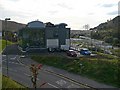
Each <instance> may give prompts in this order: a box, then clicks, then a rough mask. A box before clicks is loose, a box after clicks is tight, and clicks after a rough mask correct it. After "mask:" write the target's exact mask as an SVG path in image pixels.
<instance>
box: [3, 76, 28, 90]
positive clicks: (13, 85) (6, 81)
mask: <svg viewBox="0 0 120 90" xmlns="http://www.w3.org/2000/svg"><path fill="white" fill-rule="evenodd" d="M2 88H3V89H4V88H19V89H20V88H24V89H25V90H27V88H26V87H24V86H22V85H20V84H18V83H17V82H15V81H13V80H12V79H10V78H8V77H5V76H3V78H2Z"/></svg>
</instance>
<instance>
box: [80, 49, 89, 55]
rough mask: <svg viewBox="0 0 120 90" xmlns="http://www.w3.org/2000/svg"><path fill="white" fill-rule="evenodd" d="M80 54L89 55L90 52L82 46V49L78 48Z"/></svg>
mask: <svg viewBox="0 0 120 90" xmlns="http://www.w3.org/2000/svg"><path fill="white" fill-rule="evenodd" d="M80 54H82V55H91V52H90V51H89V50H88V49H87V48H84V49H81V50H80Z"/></svg>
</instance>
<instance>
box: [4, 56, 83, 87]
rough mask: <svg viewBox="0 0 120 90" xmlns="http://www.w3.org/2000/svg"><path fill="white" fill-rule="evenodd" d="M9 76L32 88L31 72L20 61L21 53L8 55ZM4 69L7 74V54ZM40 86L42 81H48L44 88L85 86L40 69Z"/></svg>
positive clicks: (38, 80)
mask: <svg viewBox="0 0 120 90" xmlns="http://www.w3.org/2000/svg"><path fill="white" fill-rule="evenodd" d="M7 58H8V76H9V77H10V78H12V79H13V80H15V81H17V82H19V83H21V84H23V85H25V86H27V87H30V88H32V83H31V78H30V76H31V72H30V70H29V67H25V66H24V65H22V64H21V63H20V62H19V60H18V59H19V55H8V56H7ZM2 62H3V66H2V69H3V70H2V71H3V74H4V75H7V61H6V55H3V56H2ZM37 82H38V85H37V87H39V86H40V85H41V84H42V83H46V84H45V85H44V86H43V87H42V88H83V87H82V86H80V85H77V84H75V83H73V82H70V81H69V80H66V79H64V78H61V77H58V76H56V75H54V74H51V73H49V72H46V71H44V70H40V71H39V75H38V79H37Z"/></svg>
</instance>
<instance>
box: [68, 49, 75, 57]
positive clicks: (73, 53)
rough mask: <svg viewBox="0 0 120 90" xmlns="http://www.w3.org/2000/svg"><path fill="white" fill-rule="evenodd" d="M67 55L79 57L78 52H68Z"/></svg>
mask: <svg viewBox="0 0 120 90" xmlns="http://www.w3.org/2000/svg"><path fill="white" fill-rule="evenodd" d="M67 55H68V56H71V57H77V54H76V52H75V51H74V50H69V51H67Z"/></svg>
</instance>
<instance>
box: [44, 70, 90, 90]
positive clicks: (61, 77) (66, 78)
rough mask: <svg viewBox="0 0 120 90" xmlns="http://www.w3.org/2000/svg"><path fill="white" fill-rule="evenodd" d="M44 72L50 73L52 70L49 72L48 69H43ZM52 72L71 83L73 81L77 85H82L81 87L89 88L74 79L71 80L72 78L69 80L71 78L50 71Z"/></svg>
mask: <svg viewBox="0 0 120 90" xmlns="http://www.w3.org/2000/svg"><path fill="white" fill-rule="evenodd" d="M45 72H47V73H52V72H50V71H48V70H45ZM52 74H53V75H55V76H57V77H60V78H63V79H65V80H67V81H69V82H72V83H74V84H75V85H78V86H80V87H82V88H89V87H87V86H85V85H82V84H80V83H78V82H76V81H73V80H71V79H68V78H66V77H63V76H61V75H58V74H56V73H52Z"/></svg>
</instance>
